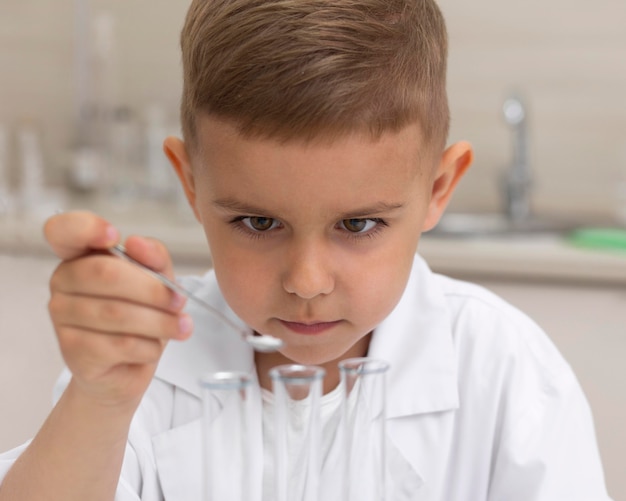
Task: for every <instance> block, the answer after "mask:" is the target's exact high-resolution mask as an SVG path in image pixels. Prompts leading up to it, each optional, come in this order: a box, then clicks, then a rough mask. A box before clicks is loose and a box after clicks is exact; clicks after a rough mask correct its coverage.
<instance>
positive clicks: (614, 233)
mask: <svg viewBox="0 0 626 501" xmlns="http://www.w3.org/2000/svg"><path fill="white" fill-rule="evenodd" d="M568 240H569V241H570V242H571V243H572V244H574V245H576V246H578V247H586V248H588V249H601V250H614V251H622V252H626V229H620V228H583V229H580V230H575V231H573V232H572V233H571V234H570V235H569V236H568Z"/></svg>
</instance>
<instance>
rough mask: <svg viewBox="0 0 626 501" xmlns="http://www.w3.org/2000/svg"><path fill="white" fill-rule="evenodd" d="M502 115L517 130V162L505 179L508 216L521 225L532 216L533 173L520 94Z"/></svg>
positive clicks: (504, 109)
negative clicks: (529, 159)
mask: <svg viewBox="0 0 626 501" xmlns="http://www.w3.org/2000/svg"><path fill="white" fill-rule="evenodd" d="M502 113H503V115H504V119H505V121H506V123H507V124H509V125H510V126H511V129H512V131H513V161H512V163H511V164H510V165H509V167H508V169H507V171H506V172H505V175H504V179H503V180H502V188H503V198H504V203H505V211H506V215H507V217H508V218H509V220H511V221H512V222H514V223H516V222H521V221H525V220H527V219H529V218H530V215H531V200H530V198H531V197H530V195H531V187H532V174H531V171H530V164H529V161H528V132H527V122H526V119H527V113H526V108H525V107H524V102H523V101H522V99H521V98H520V97H519V96H517V95H512V96H510V97H509V98H507V99H506V100H505V101H504V104H503V106H502Z"/></svg>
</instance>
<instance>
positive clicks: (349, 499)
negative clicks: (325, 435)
mask: <svg viewBox="0 0 626 501" xmlns="http://www.w3.org/2000/svg"><path fill="white" fill-rule="evenodd" d="M388 369H389V364H387V363H386V362H384V361H381V360H374V359H369V358H366V357H365V358H352V359H347V360H343V361H342V362H340V363H339V371H340V376H341V386H342V388H343V391H344V392H345V393H344V397H343V401H342V417H341V423H340V434H339V436H340V440H343V455H344V457H343V463H344V470H345V471H344V475H343V476H342V478H343V481H344V482H345V483H344V486H343V496H342V498H341V499H342V500H343V501H383V500H384V499H385V488H386V485H385V470H386V463H385V447H386V441H385V417H386V414H385V408H386V373H387V370H388Z"/></svg>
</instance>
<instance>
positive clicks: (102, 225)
mask: <svg viewBox="0 0 626 501" xmlns="http://www.w3.org/2000/svg"><path fill="white" fill-rule="evenodd" d="M43 231H44V236H45V238H46V240H47V241H48V244H49V245H50V247H51V248H52V250H53V251H54V253H55V254H56V255H57V256H58V257H60V258H61V259H73V258H76V257H79V256H82V255H84V254H86V253H88V252H89V251H90V250H101V249H107V248H109V247H111V246H112V245H115V244H116V243H117V242H118V241H119V232H118V231H117V229H116V228H115V227H114V226H113V225H111V223H109V222H108V221H106V220H105V219H103V218H101V217H99V216H96V215H95V214H93V213H91V212H86V211H75V212H65V213H62V214H57V215H55V216H52V217H51V218H49V219H48V220H47V221H46V223H45V224H44V229H43Z"/></svg>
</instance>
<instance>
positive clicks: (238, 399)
mask: <svg viewBox="0 0 626 501" xmlns="http://www.w3.org/2000/svg"><path fill="white" fill-rule="evenodd" d="M251 385H252V379H251V377H250V376H249V375H248V374H246V373H243V372H217V373H212V374H209V375H207V376H205V377H203V378H202V379H201V381H200V386H201V388H202V403H203V418H202V419H203V458H204V465H203V466H204V469H203V471H204V479H203V484H204V498H203V499H204V501H249V500H250V499H253V495H252V493H251V492H250V489H251V486H252V485H253V483H252V482H251V481H250V478H251V471H252V468H251V464H250V461H251V451H250V430H251V429H252V421H251V420H252V409H253V406H252V391H251Z"/></svg>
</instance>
